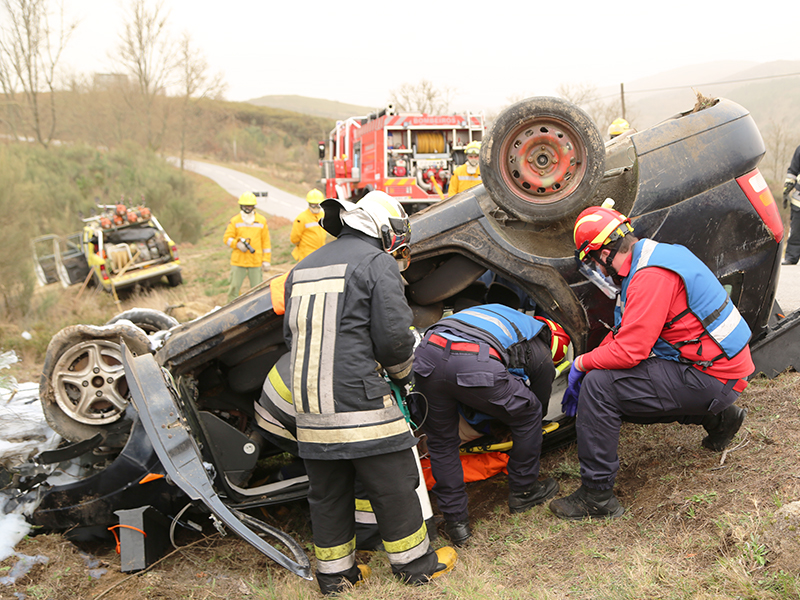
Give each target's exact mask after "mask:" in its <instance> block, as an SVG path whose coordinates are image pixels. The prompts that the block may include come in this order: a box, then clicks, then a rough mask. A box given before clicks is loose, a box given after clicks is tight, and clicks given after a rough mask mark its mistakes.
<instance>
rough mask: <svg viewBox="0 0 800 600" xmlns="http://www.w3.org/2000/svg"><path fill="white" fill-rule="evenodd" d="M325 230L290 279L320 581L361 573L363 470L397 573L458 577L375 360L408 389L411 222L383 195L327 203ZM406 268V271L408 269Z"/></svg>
mask: <svg viewBox="0 0 800 600" xmlns="http://www.w3.org/2000/svg"><path fill="white" fill-rule="evenodd" d="M322 208H323V210H324V211H325V216H324V217H323V220H322V226H323V227H324V228H325V230H326V231H327V232H328V233H330V234H331V235H333V236H334V237H336V238H337V239H336V240H334V241H333V242H331V243H330V244H328V248H327V249H328V251H326V252H315V253H313V254H311V255H310V256H308V257H306V258H305V259H304V260H303V261H301V262H300V263H299V264H298V265H297V266H296V267H295V268H294V269H292V271H291V272H290V273H289V276H288V278H287V280H286V286H285V304H286V316H285V318H284V327H283V331H284V339H285V341H286V345H287V347H288V348H289V349H290V350H291V353H292V355H291V373H292V374H291V381H292V389H291V393H292V398H293V400H294V407H295V410H296V411H297V441H298V450H299V453H300V456H301V457H302V458H303V459H304V461H305V464H306V472H307V474H308V478H309V484H310V489H309V493H308V503H309V507H310V509H311V527H312V531H313V536H314V552H315V554H316V557H317V581H318V583H319V586H320V589H321V590H322V592H323V593H325V594H332V593H336V592H338V591H339V590H340V589H341V588H342V586H344V585H346V584H347V582H350V583H352V584H355V583H357V582H358V581H359V580H361V579H362V578H363V577H364V576H365V574H366V572H368V569H366V568H360V567H363V565H361V566H359V565H356V564H355V523H354V519H353V506H354V503H355V498H354V494H353V485H354V481H355V476H356V473H358V476H359V480H360V481H361V482H362V484H363V485H364V487H365V488H366V492H367V495H368V496H369V499H370V501H371V504H372V508H373V510H374V512H375V517H376V519H377V522H378V528H379V530H380V533H381V538H382V539H383V545H384V547H385V549H386V552H387V554H388V557H389V562H390V563H391V565H392V571H393V573H395V575H396V576H397V577H399V578H400V579H402V580H403V581H406V582H409V583H424V582H426V581H428V580H429V579H430V578H432V577H437V576H438V575H441V574H444V573H446V572H448V571H449V570H450V569H451V568H452V567H453V565H454V564H455V561H456V553H455V551H454V550H453V549H452V548H440V549H439V550H437V551H436V552H433V551H432V550H431V548H430V543H429V538H428V533H427V528H426V526H425V522H424V520H423V517H422V511H421V508H420V502H419V499H418V497H417V495H416V491H415V489H416V487H417V486H418V485H419V471H418V468H417V464H416V460H415V458H414V454H413V451H412V447H413V446H415V445H416V442H417V440H416V438H415V437H414V436H413V435H412V433H411V430H410V428H409V426H408V424H407V423H406V421H405V418H404V416H403V413H402V412H401V410H400V407H399V406H398V404H397V402H396V401H395V400H394V398H393V396H392V395H391V393H390V388H389V384H388V383H387V382H386V381H385V380H384V379H383V377H382V376H381V374H380V373H379V371H378V370H377V369H376V364H379V365H381V366H382V368H383V369H385V371H386V373H387V375H388V376H389V378H390V379H392V380H393V381H394V382H396V383H397V385H399V386H400V387H402V386H405V385H406V384H407V383H408V382H410V380H411V378H412V376H413V372H412V369H411V366H412V360H413V345H414V336H413V334H412V332H411V331H410V329H409V328H410V326H411V322H412V313H411V309H410V308H409V306H408V303H407V302H406V299H405V294H404V290H403V283H402V279H401V276H400V271H399V269H398V262H396V260H397V261H399V260H402V261H403V262H404V263H405V265H407V261H408V255H409V251H408V242H409V238H410V234H411V231H410V228H409V223H408V217H407V216H406V214H405V211H404V210H403V208H402V206H401V205H400V203H399V202H397V201H396V200H395V199H394V198H392V197H391V196H389V195H388V194H386V193H384V192H380V191H373V192H370V193H369V194H367V195H366V196H365V197H364V198H362V199H361V200H360V201H359V202H358V204H353V203H351V202H347V201H346V200H336V199H328V200H325V201H324V202H323V203H322ZM405 265H404V266H405Z"/></svg>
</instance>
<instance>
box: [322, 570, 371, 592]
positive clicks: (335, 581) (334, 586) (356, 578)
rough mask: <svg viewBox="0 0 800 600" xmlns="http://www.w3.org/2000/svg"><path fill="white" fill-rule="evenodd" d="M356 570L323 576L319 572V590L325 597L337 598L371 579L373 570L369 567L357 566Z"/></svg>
mask: <svg viewBox="0 0 800 600" xmlns="http://www.w3.org/2000/svg"><path fill="white" fill-rule="evenodd" d="M356 567H357V568H356V569H348V571H346V572H344V573H337V574H335V575H334V574H330V575H328V574H323V573H319V572H317V583H318V584H319V589H320V591H321V592H322V594H323V595H325V596H337V595H338V594H340V593H341V592H343V591H345V590H346V589H347V588H348V587H356V586H358V585H361V582H362V581H364V580H365V579H367V578H369V576H370V575H371V574H372V569H371V568H370V567H369V566H368V565H356Z"/></svg>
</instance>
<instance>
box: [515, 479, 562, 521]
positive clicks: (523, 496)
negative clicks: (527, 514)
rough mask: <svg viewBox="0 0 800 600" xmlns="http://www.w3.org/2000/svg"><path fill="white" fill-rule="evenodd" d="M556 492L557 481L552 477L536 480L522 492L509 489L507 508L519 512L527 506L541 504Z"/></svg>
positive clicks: (526, 508) (527, 507)
mask: <svg viewBox="0 0 800 600" xmlns="http://www.w3.org/2000/svg"><path fill="white" fill-rule="evenodd" d="M557 493H558V482H557V481H556V480H555V479H553V478H552V477H548V478H547V479H543V480H542V481H537V482H536V483H534V484H533V485H532V486H530V487H529V488H528V489H527V490H526V491H524V492H515V491H514V490H511V491H510V492H509V493H508V509H509V510H510V511H511V512H512V513H521V512H524V511H526V510H528V509H529V508H532V507H534V506H536V505H537V504H542V503H543V502H544V501H545V500H549V499H550V498H552V497H553V496H555V495H556V494H557Z"/></svg>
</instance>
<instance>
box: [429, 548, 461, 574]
mask: <svg viewBox="0 0 800 600" xmlns="http://www.w3.org/2000/svg"><path fill="white" fill-rule="evenodd" d="M436 560H437V561H438V563H439V564H438V565H436V570H435V571H434V572H433V575H431V579H436V578H437V577H441V576H442V575H446V574H447V573H449V572H450V571H452V570H453V567H455V566H456V563H457V562H458V553H457V552H456V551H455V548H451V547H450V546H444V547H443V548H439V549H438V550H437V551H436Z"/></svg>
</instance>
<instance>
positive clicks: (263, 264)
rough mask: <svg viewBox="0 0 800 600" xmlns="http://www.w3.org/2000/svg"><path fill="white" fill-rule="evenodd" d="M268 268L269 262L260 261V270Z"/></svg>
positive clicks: (265, 270)
mask: <svg viewBox="0 0 800 600" xmlns="http://www.w3.org/2000/svg"><path fill="white" fill-rule="evenodd" d="M269 268H270V264H269V263H268V262H262V263H261V270H262V271H264V273H266V272H267V271H269Z"/></svg>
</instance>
